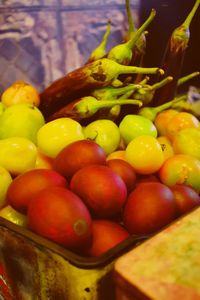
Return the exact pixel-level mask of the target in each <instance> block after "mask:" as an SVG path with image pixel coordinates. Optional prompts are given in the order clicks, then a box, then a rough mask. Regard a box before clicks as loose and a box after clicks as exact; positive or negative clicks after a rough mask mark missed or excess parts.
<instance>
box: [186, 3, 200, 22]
mask: <svg viewBox="0 0 200 300" xmlns="http://www.w3.org/2000/svg"><path fill="white" fill-rule="evenodd" d="M199 4H200V0H196V2H195V4H194V6H193V8H192V10H191V11H190V13H189V15H188V16H187V18H186V19H185V21H184V22H183V24H182V26H184V27H186V28H188V27H189V26H190V23H191V21H192V18H193V17H194V14H195V12H196V10H197V8H198V7H199Z"/></svg>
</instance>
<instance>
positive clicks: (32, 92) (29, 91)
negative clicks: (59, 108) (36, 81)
mask: <svg viewBox="0 0 200 300" xmlns="http://www.w3.org/2000/svg"><path fill="white" fill-rule="evenodd" d="M1 101H2V103H3V104H4V105H5V106H10V105H13V104H17V103H27V104H33V105H35V106H37V107H38V106H39V104H40V96H39V93H38V91H37V90H36V88H35V87H33V86H32V85H30V84H28V83H26V82H24V81H16V82H15V83H14V84H13V85H11V86H10V87H9V88H8V89H7V90H5V92H4V93H3V95H2V97H1Z"/></svg>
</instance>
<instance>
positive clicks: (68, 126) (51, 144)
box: [37, 118, 84, 158]
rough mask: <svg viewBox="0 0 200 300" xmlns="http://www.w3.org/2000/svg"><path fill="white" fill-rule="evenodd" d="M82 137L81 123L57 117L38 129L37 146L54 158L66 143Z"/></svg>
mask: <svg viewBox="0 0 200 300" xmlns="http://www.w3.org/2000/svg"><path fill="white" fill-rule="evenodd" d="M83 139H84V134H83V129H82V126H81V124H79V123H78V122H77V121H75V120H72V119H70V118H59V119H56V120H53V121H50V122H48V123H46V124H45V125H43V126H42V127H41V128H40V129H39V130H38V133H37V146H38V148H39V150H40V151H41V152H42V153H43V154H45V155H47V156H49V157H52V158H54V157H56V155H57V154H58V153H59V152H60V151H61V150H62V149H63V148H64V147H66V146H67V145H69V144H71V143H73V142H75V141H79V140H83Z"/></svg>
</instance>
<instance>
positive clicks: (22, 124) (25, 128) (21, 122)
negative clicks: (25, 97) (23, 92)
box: [0, 103, 45, 143]
mask: <svg viewBox="0 0 200 300" xmlns="http://www.w3.org/2000/svg"><path fill="white" fill-rule="evenodd" d="M44 124H45V120H44V117H43V114H42V113H41V111H40V110H39V109H38V108H37V107H36V106H34V105H32V104H26V103H19V104H13V105H11V106H9V107H8V108H6V110H5V111H4V112H3V113H2V114H1V115H0V139H6V138H9V137H24V138H27V139H29V140H31V141H32V142H34V143H36V135H37V131H38V129H39V128H40V127H41V126H43V125H44Z"/></svg>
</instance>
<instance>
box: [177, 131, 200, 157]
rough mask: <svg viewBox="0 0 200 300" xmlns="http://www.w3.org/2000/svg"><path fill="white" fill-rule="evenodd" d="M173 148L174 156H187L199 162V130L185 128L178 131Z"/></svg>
mask: <svg viewBox="0 0 200 300" xmlns="http://www.w3.org/2000/svg"><path fill="white" fill-rule="evenodd" d="M172 145H173V148H174V152H175V153H176V154H187V155H191V156H194V157H196V158H197V159H199V160H200V130H199V129H197V128H186V129H183V130H181V131H179V132H178V133H177V134H176V136H175V138H174V140H173V144H172Z"/></svg>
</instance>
